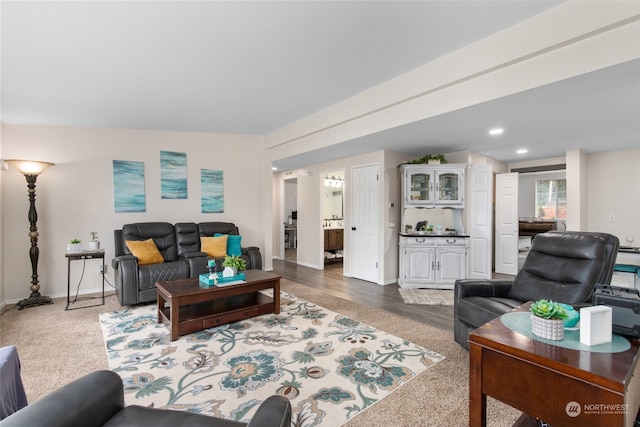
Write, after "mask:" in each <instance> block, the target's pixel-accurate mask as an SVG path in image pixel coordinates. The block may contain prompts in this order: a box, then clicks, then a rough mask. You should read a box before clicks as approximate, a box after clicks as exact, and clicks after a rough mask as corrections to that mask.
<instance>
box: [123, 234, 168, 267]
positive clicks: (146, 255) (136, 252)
mask: <svg viewBox="0 0 640 427" xmlns="http://www.w3.org/2000/svg"><path fill="white" fill-rule="evenodd" d="M124 243H125V244H126V245H127V248H129V250H130V251H131V254H132V255H133V256H134V257H136V258H138V265H147V264H160V263H163V262H164V258H163V257H162V254H161V253H160V251H159V250H158V247H157V246H156V244H155V243H154V242H153V239H148V240H125V241H124Z"/></svg>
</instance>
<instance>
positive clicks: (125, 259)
mask: <svg viewBox="0 0 640 427" xmlns="http://www.w3.org/2000/svg"><path fill="white" fill-rule="evenodd" d="M131 262H134V263H135V264H131V267H133V268H135V267H136V266H137V264H138V258H136V257H134V256H133V255H120V256H117V257H115V258H114V259H112V260H111V268H113V269H114V270H117V269H118V268H120V264H125V263H131Z"/></svg>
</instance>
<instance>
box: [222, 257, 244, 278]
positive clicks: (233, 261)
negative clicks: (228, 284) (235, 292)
mask: <svg viewBox="0 0 640 427" xmlns="http://www.w3.org/2000/svg"><path fill="white" fill-rule="evenodd" d="M222 266H223V267H224V268H225V269H224V270H225V271H223V273H222V275H223V276H225V277H226V276H228V275H236V274H237V273H238V271H242V270H246V269H247V262H246V261H245V260H244V259H242V257H240V256H237V255H227V256H225V257H224V261H222ZM227 269H229V270H231V272H232V274H229V273H230V271H229V270H227ZM225 273H226V274H225Z"/></svg>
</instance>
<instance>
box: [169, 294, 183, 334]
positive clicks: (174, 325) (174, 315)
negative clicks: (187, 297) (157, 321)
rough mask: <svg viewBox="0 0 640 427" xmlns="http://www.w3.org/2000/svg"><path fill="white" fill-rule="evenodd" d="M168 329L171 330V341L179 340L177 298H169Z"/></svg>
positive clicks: (178, 305)
mask: <svg viewBox="0 0 640 427" xmlns="http://www.w3.org/2000/svg"><path fill="white" fill-rule="evenodd" d="M169 304H170V306H169V316H170V317H171V318H170V319H169V329H170V330H171V337H170V338H171V341H175V340H177V339H178V338H180V330H179V326H180V301H179V298H169Z"/></svg>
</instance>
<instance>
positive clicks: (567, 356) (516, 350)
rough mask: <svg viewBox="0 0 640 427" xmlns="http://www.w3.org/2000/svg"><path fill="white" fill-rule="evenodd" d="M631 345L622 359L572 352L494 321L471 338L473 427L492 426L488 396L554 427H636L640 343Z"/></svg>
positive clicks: (618, 355)
mask: <svg viewBox="0 0 640 427" xmlns="http://www.w3.org/2000/svg"><path fill="white" fill-rule="evenodd" d="M530 306H531V303H527V304H524V305H523V306H522V307H519V308H518V309H516V310H518V311H529V307H530ZM629 341H630V342H631V348H630V349H628V350H626V351H624V352H620V353H595V352H588V351H579V350H570V349H567V348H563V347H558V346H555V345H552V344H546V343H543V342H541V341H537V340H534V339H530V338H528V337H526V336H524V335H522V334H519V333H517V332H514V331H512V330H511V329H509V328H507V327H506V326H504V325H503V324H502V322H501V320H500V318H497V319H494V320H492V321H491V322H489V323H487V324H485V325H483V326H481V327H480V328H478V329H476V330H475V331H472V332H471V334H469V359H470V362H469V363H470V365H469V368H470V369H469V426H485V425H486V405H487V396H492V397H494V398H496V399H498V400H500V401H502V402H504V403H506V404H508V405H510V406H513V407H514V408H517V409H519V410H521V411H522V412H524V413H526V414H529V415H530V416H533V417H537V418H539V419H541V420H543V421H545V422H547V423H549V424H551V425H552V426H594V427H595V426H603V427H604V426H632V425H633V423H634V420H635V419H636V414H637V413H638V408H639V407H640V363H639V359H640V354H639V352H638V350H639V348H640V340H638V339H629ZM576 404H577V405H576Z"/></svg>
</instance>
